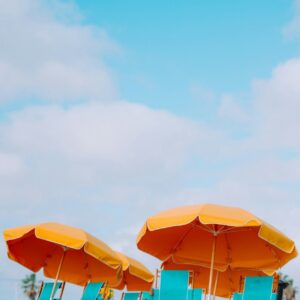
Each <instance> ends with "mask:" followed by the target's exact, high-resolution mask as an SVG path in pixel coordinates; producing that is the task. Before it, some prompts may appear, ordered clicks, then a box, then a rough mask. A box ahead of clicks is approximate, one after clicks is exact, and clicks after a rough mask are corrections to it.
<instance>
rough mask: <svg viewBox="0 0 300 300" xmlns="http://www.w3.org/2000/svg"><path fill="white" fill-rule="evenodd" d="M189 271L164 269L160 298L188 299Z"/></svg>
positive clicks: (172, 299)
mask: <svg viewBox="0 0 300 300" xmlns="http://www.w3.org/2000/svg"><path fill="white" fill-rule="evenodd" d="M188 285H189V271H173V270H162V271H161V280H160V291H159V300H183V299H187V291H188Z"/></svg>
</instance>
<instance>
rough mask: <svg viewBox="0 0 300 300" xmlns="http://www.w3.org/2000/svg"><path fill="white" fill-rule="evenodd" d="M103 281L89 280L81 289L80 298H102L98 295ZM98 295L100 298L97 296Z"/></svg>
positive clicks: (91, 299) (89, 299) (82, 299)
mask: <svg viewBox="0 0 300 300" xmlns="http://www.w3.org/2000/svg"><path fill="white" fill-rule="evenodd" d="M103 285H104V283H103V282H90V283H88V284H87V285H86V287H85V288H84V291H83V295H82V297H81V300H96V299H102V297H101V295H99V293H100V290H101V288H102V287H103ZM98 297H100V298H98Z"/></svg>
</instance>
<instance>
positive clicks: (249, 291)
mask: <svg viewBox="0 0 300 300" xmlns="http://www.w3.org/2000/svg"><path fill="white" fill-rule="evenodd" d="M272 287H273V277H272V276H255V277H246V280H245V287H244V296H243V300H253V299H255V300H270V299H271V296H272Z"/></svg>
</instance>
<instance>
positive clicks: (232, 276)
mask: <svg viewBox="0 0 300 300" xmlns="http://www.w3.org/2000/svg"><path fill="white" fill-rule="evenodd" d="M162 268H163V269H164V270H188V271H190V272H191V274H192V276H191V277H190V284H191V285H192V286H193V288H201V289H204V290H205V291H207V290H208V285H209V273H210V269H209V268H204V267H200V266H195V265H189V264H176V263H174V262H173V261H172V259H169V260H167V261H165V262H163V263H162ZM247 276H266V274H265V273H264V272H262V271H255V270H246V269H241V270H231V269H230V268H228V269H227V270H226V271H224V272H219V271H217V270H215V271H214V276H213V282H214V291H213V294H214V295H216V296H218V297H224V298H229V297H231V296H232V294H233V293H238V292H242V291H243V284H244V278H245V277H247ZM277 277H278V276H277V274H276V273H275V274H274V278H277ZM277 283H278V282H277V280H274V289H276V284H277Z"/></svg>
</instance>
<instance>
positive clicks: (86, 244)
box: [4, 223, 122, 299]
mask: <svg viewBox="0 0 300 300" xmlns="http://www.w3.org/2000/svg"><path fill="white" fill-rule="evenodd" d="M4 238H5V241H6V244H7V251H8V256H9V258H10V259H12V260H14V261H16V262H18V263H20V264H21V265H23V266H25V267H27V268H28V269H30V270H31V271H33V272H37V271H39V270H40V269H43V270H44V274H45V276H46V277H51V278H55V284H54V287H53V291H54V289H55V285H56V282H57V280H58V279H60V280H63V281H67V282H71V283H74V284H78V285H85V284H86V283H87V282H89V281H91V282H97V281H103V282H107V283H109V284H118V283H119V282H120V281H121V279H122V269H121V268H122V267H121V261H120V259H119V257H118V256H117V254H116V253H115V252H114V251H113V250H112V249H111V248H110V247H108V246H107V245H106V244H105V243H103V242H102V241H100V240H98V239H96V238H95V237H93V236H92V235H90V234H88V233H87V232H85V231H83V230H81V229H78V228H74V227H70V226H66V225H62V224H58V223H43V224H38V225H35V226H22V227H17V228H13V229H7V230H5V231H4ZM52 297H53V295H51V299H52Z"/></svg>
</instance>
